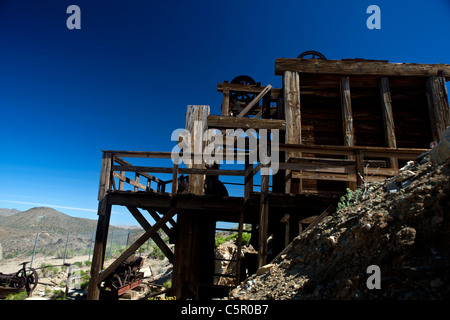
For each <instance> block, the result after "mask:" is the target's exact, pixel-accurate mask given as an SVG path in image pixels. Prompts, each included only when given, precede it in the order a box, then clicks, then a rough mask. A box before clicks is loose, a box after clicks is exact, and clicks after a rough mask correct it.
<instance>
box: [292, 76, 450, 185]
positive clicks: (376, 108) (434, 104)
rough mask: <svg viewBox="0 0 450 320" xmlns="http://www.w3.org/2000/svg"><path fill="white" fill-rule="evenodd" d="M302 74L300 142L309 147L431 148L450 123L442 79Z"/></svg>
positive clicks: (394, 164) (305, 181) (390, 162)
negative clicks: (439, 133) (432, 143)
mask: <svg viewBox="0 0 450 320" xmlns="http://www.w3.org/2000/svg"><path fill="white" fill-rule="evenodd" d="M299 75H300V76H299V92H300V103H299V104H300V105H301V113H300V116H299V118H300V119H301V132H300V140H301V143H302V144H305V145H352V144H353V145H355V146H374V147H391V148H395V147H398V148H424V149H427V148H429V147H430V143H431V142H432V141H433V140H436V136H438V132H440V131H442V128H445V127H446V126H448V125H450V115H449V114H450V111H449V109H448V96H447V90H446V86H445V78H444V77H417V76H414V77H412V76H411V77H404V76H389V77H387V76H386V77H383V76H381V75H369V76H365V75H351V76H348V77H346V76H341V75H338V74H336V75H330V74H318V73H315V74H301V73H300V74H299ZM283 77H284V78H285V77H286V71H285V72H284V76H283ZM286 89H288V90H289V91H293V89H292V88H290V87H289V88H286V87H284V90H286ZM285 96H286V93H285ZM285 99H286V97H285ZM285 109H286V108H285ZM286 110H288V109H286ZM433 117H434V118H433ZM288 119H289V117H286V126H288V124H289V120H288ZM288 129H289V128H287V135H286V137H288V136H289V132H290V131H288ZM302 156H304V157H314V155H312V154H307V153H303V154H302ZM334 158H342V157H339V156H334ZM365 160H383V161H386V166H387V167H390V168H398V167H399V166H402V165H404V164H405V162H406V160H401V161H400V163H398V162H397V160H395V159H386V158H375V157H372V158H368V159H365ZM292 181H293V183H298V181H297V180H295V179H293V180H292ZM302 186H303V191H304V192H307V193H308V192H310V193H311V192H312V193H317V192H319V191H320V192H329V191H330V192H339V191H345V186H346V184H345V182H339V181H316V180H311V179H303V182H302ZM294 189H297V187H294Z"/></svg>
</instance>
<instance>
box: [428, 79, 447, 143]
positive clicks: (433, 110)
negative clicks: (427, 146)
mask: <svg viewBox="0 0 450 320" xmlns="http://www.w3.org/2000/svg"><path fill="white" fill-rule="evenodd" d="M426 89H427V100H428V111H429V114H430V121H431V132H432V135H433V140H434V141H436V142H439V139H440V137H441V135H442V133H443V132H444V131H445V129H446V128H447V126H450V110H449V103H448V92H447V86H446V82H445V77H443V76H439V77H429V78H428V79H427V83H426Z"/></svg>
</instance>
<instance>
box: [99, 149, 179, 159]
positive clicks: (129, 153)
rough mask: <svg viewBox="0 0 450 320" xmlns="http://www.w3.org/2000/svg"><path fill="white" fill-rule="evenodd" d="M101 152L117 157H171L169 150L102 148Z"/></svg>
mask: <svg viewBox="0 0 450 320" xmlns="http://www.w3.org/2000/svg"><path fill="white" fill-rule="evenodd" d="M102 152H103V153H110V154H112V155H113V156H117V157H125V158H127V157H129V158H155V159H156V158H157V159H170V158H171V157H172V153H171V152H159V151H126V150H102Z"/></svg>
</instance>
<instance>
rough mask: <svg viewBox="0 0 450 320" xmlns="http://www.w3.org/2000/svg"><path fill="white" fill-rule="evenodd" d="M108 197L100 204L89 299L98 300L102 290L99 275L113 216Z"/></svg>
mask: <svg viewBox="0 0 450 320" xmlns="http://www.w3.org/2000/svg"><path fill="white" fill-rule="evenodd" d="M107 200H108V197H104V198H103V199H102V200H101V201H99V204H98V215H99V217H98V222H97V231H96V234H95V244H94V253H93V255H92V265H91V278H90V280H89V287H88V293H87V299H88V300H98V299H99V296H100V290H99V288H98V276H99V273H100V271H101V270H102V269H103V263H104V260H105V251H106V242H107V240H108V229H109V220H110V217H111V205H109V204H108V203H107Z"/></svg>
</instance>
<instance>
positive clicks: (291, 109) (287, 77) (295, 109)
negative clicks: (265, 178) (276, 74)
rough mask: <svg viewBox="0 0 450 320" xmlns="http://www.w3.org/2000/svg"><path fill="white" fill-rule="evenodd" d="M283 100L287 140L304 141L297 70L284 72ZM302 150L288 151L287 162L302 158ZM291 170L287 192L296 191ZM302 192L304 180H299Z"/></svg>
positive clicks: (298, 142) (295, 142)
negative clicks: (292, 186)
mask: <svg viewBox="0 0 450 320" xmlns="http://www.w3.org/2000/svg"><path fill="white" fill-rule="evenodd" d="M283 88H284V92H283V101H284V115H285V121H286V138H285V142H286V143H289V144H301V143H302V123H301V112H300V76H299V74H298V72H295V71H285V72H284V74H283ZM301 155H302V154H301V152H286V162H287V161H288V160H289V159H290V158H300V157H301ZM291 180H292V178H291V172H290V170H286V193H288V194H289V193H295V192H294V190H291ZM299 186H300V190H299V191H300V193H301V192H302V181H301V179H300V181H299Z"/></svg>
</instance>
